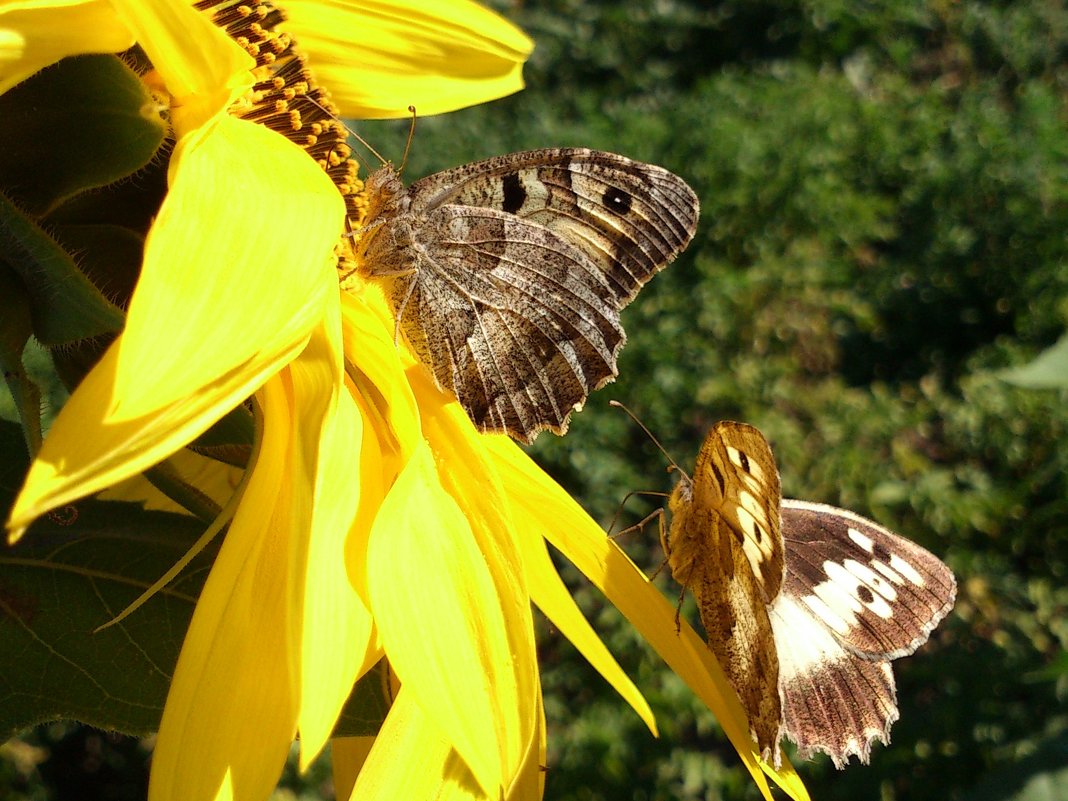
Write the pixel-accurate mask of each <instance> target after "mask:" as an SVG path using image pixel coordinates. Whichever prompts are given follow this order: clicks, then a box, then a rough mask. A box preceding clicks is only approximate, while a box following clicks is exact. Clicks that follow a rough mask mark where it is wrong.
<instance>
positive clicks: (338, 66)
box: [283, 0, 534, 119]
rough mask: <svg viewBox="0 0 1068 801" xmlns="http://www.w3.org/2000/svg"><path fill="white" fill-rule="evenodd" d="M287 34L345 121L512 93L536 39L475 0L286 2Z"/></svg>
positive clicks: (435, 110)
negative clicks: (327, 87)
mask: <svg viewBox="0 0 1068 801" xmlns="http://www.w3.org/2000/svg"><path fill="white" fill-rule="evenodd" d="M285 8H286V15H287V16H288V18H289V19H288V21H287V22H286V23H285V25H284V26H283V28H284V29H285V30H288V31H290V32H292V33H293V34H294V36H295V37H296V39H297V41H299V42H300V45H301V49H302V50H303V51H304V52H306V53H308V54H309V55H310V56H311V58H310V61H311V63H312V68H313V71H314V72H315V75H316V77H317V78H318V79H319V80H320V81H322V83H323V84H324V85H326V86H329V87H330V95H331V97H332V99H333V100H334V102H335V103H336V104H337V106H338V107H339V108H340V109H341V115H342V116H343V117H356V118H362V119H383V118H390V117H406V116H408V115H409V111H408V106H409V105H414V106H415V107H416V109H417V110H418V112H419V114H420V115H422V116H426V115H429V114H440V113H442V112H445V111H453V110H455V109H458V108H464V107H465V106H471V105H474V104H476V103H484V102H486V101H489V100H494V99H496V98H498V97H504V96H505V95H509V94H512V93H513V92H518V91H519V90H520V89H522V88H523V75H522V69H523V62H525V61H526V60H527V57H528V56H529V55H530V52H531V50H532V49H533V47H534V43H533V42H531V41H530V39H529V38H527V36H526V35H525V34H524V33H523V32H522V31H520V30H519V29H518V28H516V27H515V26H514V25H512V24H511V23H509V22H507V21H506V20H504V19H502V18H501V17H499V16H497V15H496V14H494V13H493V12H492V11H489V10H488V9H486V8H484V7H483V6H481V5H479V4H478V3H474V2H471V0H438V1H437V2H434V3H427V2H423V1H422V0H333V2H324V1H323V0H289V2H287V3H286V4H285Z"/></svg>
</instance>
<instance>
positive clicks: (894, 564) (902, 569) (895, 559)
mask: <svg viewBox="0 0 1068 801" xmlns="http://www.w3.org/2000/svg"><path fill="white" fill-rule="evenodd" d="M890 567H891V568H893V569H894V570H896V571H897V572H898V573H900V574H901V575H902V576H904V577H905V578H907V579H908V580H909V581H911V582H912V583H913V584H917V585H919V586H921V587H922V586H923V576H921V575H920V574H919V573H917V572H916V568H914V567H913V566H912V565H910V564H909V563H908V562H907V561H905V560H904V559H902V558H901V557H900V556H898V555H897V554H895V553H892V554H890Z"/></svg>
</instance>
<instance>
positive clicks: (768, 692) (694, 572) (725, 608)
mask: <svg viewBox="0 0 1068 801" xmlns="http://www.w3.org/2000/svg"><path fill="white" fill-rule="evenodd" d="M706 444H707V443H706ZM703 480H705V479H703V478H702V476H701V473H700V471H695V475H694V480H693V483H692V484H691V482H690V480H689V479H687V478H683V479H681V480H680V481H679V484H678V486H676V488H675V491H674V492H673V493H672V496H671V500H670V507H671V528H670V532H669V534H668V535H667V536H666V537H665V538H664V551H665V555H666V556H667V559H668V565H669V566H670V568H671V575H672V576H673V577H674V579H675V581H677V582H678V583H679V584H681V585H682V586H683V587H685V588H686V589H687V590H689V591H690V592H691V593H693V596H694V599H695V600H696V601H697V609H698V612H699V613H700V615H701V625H702V626H703V627H704V629H705V636H706V638H707V641H708V647H709V648H710V649H711V651H712V653H714V654H715V655H716V661H717V662H719V665H720V667H722V668H723V672H724V673H725V674H726V676H727V680H728V681H729V682H730V683H731V686H732V687H733V688H734V690H735V692H736V693H737V694H738V700H739V701H740V702H741V704H742V708H743V709H744V710H745V713H746V717H747V718H748V720H749V726H750V730H751V734H752V736H753V739H754V740H756V742H757V745H758V746H759V748H760V750H761V753H763V754H764V755H765V757H766V758H768V759H772V760H774V761H775V762H776V763H777V762H778V760H779V751H778V743H779V739H780V737H781V736H782V735H781V729H782V709H781V706H780V700H779V691H778V676H779V666H778V657H777V654H776V652H775V648H774V647H773V646H772V636H773V635H772V630H771V621H770V620H769V618H768V610H767V606H766V604H765V602H764V591H763V588H762V587H761V584H760V580H759V579H758V577H757V574H756V573H754V572H753V569H752V567H751V566H750V564H749V560H748V558H747V557H746V554H745V551H744V550H743V548H742V545H741V542H740V539H739V537H738V536H737V534H736V532H735V531H734V530H732V528H731V526H730V525H729V524H728V522H727V520H726V518H725V517H724V516H723V514H722V507H721V506H719V505H718V504H712V503H709V502H708V500H709V497H710V494H709V493H707V492H700V491H699V487H700V484H701V483H702V481H703Z"/></svg>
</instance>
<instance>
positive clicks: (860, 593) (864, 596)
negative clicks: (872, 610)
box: [857, 584, 875, 604]
mask: <svg viewBox="0 0 1068 801" xmlns="http://www.w3.org/2000/svg"><path fill="white" fill-rule="evenodd" d="M857 597H858V598H860V600H861V601H863V602H864V603H866V604H870V603H871V602H872V601H874V600H875V595H874V594H873V593H872V591H871V590H869V589H868V588H867V587H865V586H864V585H863V584H860V585H858V586H857Z"/></svg>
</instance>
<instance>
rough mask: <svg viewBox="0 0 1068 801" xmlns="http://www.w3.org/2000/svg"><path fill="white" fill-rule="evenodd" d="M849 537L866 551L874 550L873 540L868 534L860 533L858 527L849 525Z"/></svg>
mask: <svg viewBox="0 0 1068 801" xmlns="http://www.w3.org/2000/svg"><path fill="white" fill-rule="evenodd" d="M849 539H851V540H853V542H855V543H856V544H857V545H859V546H860V547H861V548H863V549H864V550H865V551H867V552H868V553H874V552H875V541H874V540H873V539H872V538H871V537H869V536H868V535H866V534H864V533H862V532H861V531H859V530H858V529H855V528H853V527H852V526H850V527H849Z"/></svg>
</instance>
